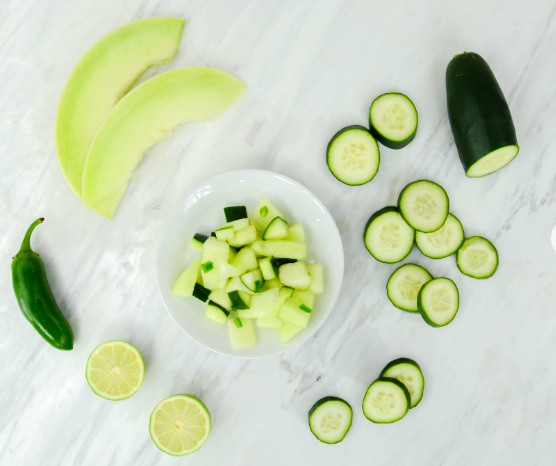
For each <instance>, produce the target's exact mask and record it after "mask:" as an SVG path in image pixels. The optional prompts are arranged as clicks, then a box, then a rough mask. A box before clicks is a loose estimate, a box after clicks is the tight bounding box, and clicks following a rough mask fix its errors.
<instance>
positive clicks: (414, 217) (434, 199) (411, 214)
mask: <svg viewBox="0 0 556 466" xmlns="http://www.w3.org/2000/svg"><path fill="white" fill-rule="evenodd" d="M398 207H399V209H400V212H401V214H402V215H403V218H404V219H405V221H406V222H407V223H408V224H409V225H410V226H411V227H412V228H414V229H415V230H417V231H422V232H423V233H431V232H433V231H436V230H438V229H440V228H441V227H442V225H444V222H445V221H446V218H447V217H448V210H449V208H450V201H449V199H448V195H447V194H446V191H444V188H443V187H442V186H440V185H439V184H436V183H434V182H432V181H428V180H420V181H414V182H413V183H409V184H408V185H407V186H406V187H405V188H403V189H402V192H401V193H400V197H399V198H398Z"/></svg>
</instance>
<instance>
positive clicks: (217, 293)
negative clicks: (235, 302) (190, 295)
mask: <svg viewBox="0 0 556 466" xmlns="http://www.w3.org/2000/svg"><path fill="white" fill-rule="evenodd" d="M209 300H210V301H212V302H214V303H216V304H218V305H219V306H221V307H223V308H224V309H225V310H226V311H231V310H232V301H230V297H229V296H228V293H226V292H225V291H224V290H214V291H212V292H211V293H210V296H209Z"/></svg>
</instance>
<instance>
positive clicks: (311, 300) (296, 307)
mask: <svg viewBox="0 0 556 466" xmlns="http://www.w3.org/2000/svg"><path fill="white" fill-rule="evenodd" d="M314 304H315V295H314V294H313V293H311V292H310V291H296V292H295V293H293V295H292V297H291V298H290V299H288V300H287V301H286V302H285V303H284V305H283V306H282V307H281V308H280V312H279V313H278V317H280V319H282V320H283V321H284V322H289V323H291V324H294V325H297V326H298V327H301V328H306V327H307V324H308V323H309V319H310V317H311V312H312V309H313V305H314Z"/></svg>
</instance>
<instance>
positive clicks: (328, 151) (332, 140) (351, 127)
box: [326, 125, 380, 186]
mask: <svg viewBox="0 0 556 466" xmlns="http://www.w3.org/2000/svg"><path fill="white" fill-rule="evenodd" d="M352 129H360V130H362V131H365V132H367V133H369V134H370V133H371V132H370V131H369V129H368V128H365V127H364V126H361V125H351V126H346V127H345V128H342V129H341V130H340V131H338V132H337V133H336V134H335V135H334V136H332V139H330V142H329V143H328V146H326V165H328V169H329V170H330V163H329V161H328V157H329V153H330V147H332V143H333V142H334V141H335V140H336V138H337V137H338V136H340V135H341V134H343V133H345V132H346V131H349V130H352ZM371 136H372V134H371ZM375 144H376V141H375ZM376 148H377V151H378V167H377V169H376V172H375V174H374V175H373V176H372V178H371V179H370V180H369V181H365V182H364V183H361V184H349V183H346V182H345V181H342V180H341V179H340V178H338V177H337V176H336V175H335V174H334V172H333V171H332V170H330V173H332V175H333V176H334V178H336V179H337V180H338V181H341V182H342V183H344V184H346V185H348V186H363V185H365V184H367V183H369V182H371V181H373V180H374V178H375V176H376V175H377V173H378V170H379V168H380V148H379V147H378V144H377V145H376Z"/></svg>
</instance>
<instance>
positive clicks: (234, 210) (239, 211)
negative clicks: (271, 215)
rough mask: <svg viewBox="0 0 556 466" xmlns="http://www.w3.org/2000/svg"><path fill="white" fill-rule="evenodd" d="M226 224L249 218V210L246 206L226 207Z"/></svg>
mask: <svg viewBox="0 0 556 466" xmlns="http://www.w3.org/2000/svg"><path fill="white" fill-rule="evenodd" d="M224 215H225V217H226V222H233V221H235V220H240V219H242V218H247V208H246V207H245V206H244V205H241V206H233V207H224Z"/></svg>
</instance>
